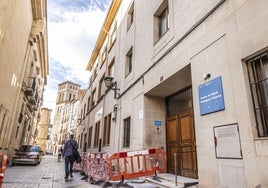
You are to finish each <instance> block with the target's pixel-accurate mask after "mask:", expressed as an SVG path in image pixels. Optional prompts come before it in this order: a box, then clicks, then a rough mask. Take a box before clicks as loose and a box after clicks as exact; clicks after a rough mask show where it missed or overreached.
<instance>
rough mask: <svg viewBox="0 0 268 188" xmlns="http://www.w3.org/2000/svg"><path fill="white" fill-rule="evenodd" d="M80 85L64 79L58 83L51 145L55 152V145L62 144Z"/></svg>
mask: <svg viewBox="0 0 268 188" xmlns="http://www.w3.org/2000/svg"><path fill="white" fill-rule="evenodd" d="M80 87H81V86H80V85H79V84H76V83H73V82H70V81H66V82H63V83H61V84H59V85H58V93H57V101H56V109H55V115H54V122H53V127H52V145H53V151H54V153H56V151H57V146H58V145H61V144H62V141H64V140H65V139H66V135H67V134H68V127H70V126H71V123H72V119H71V117H72V115H71V114H72V113H73V110H72V109H73V108H74V103H75V102H76V101H77V98H78V92H79V90H80Z"/></svg>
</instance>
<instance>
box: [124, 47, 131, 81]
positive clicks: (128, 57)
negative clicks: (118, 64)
mask: <svg viewBox="0 0 268 188" xmlns="http://www.w3.org/2000/svg"><path fill="white" fill-rule="evenodd" d="M131 71H132V47H131V48H130V50H129V51H128V53H127V55H126V67H125V77H127V76H128V75H129V74H130V73H131Z"/></svg>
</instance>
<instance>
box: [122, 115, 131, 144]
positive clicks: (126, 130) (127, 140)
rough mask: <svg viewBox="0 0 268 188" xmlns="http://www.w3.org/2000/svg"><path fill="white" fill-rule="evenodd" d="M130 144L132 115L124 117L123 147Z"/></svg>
mask: <svg viewBox="0 0 268 188" xmlns="http://www.w3.org/2000/svg"><path fill="white" fill-rule="evenodd" d="M129 146H130V117H128V118H126V119H124V143H123V147H129Z"/></svg>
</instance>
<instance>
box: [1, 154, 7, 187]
mask: <svg viewBox="0 0 268 188" xmlns="http://www.w3.org/2000/svg"><path fill="white" fill-rule="evenodd" d="M6 166H7V156H6V155H5V154H1V153H0V188H2V184H3V182H4V175H5V171H6Z"/></svg>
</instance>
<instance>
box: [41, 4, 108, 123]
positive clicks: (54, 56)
mask: <svg viewBox="0 0 268 188" xmlns="http://www.w3.org/2000/svg"><path fill="white" fill-rule="evenodd" d="M48 3H49V2H48ZM51 3H52V4H50V5H48V8H50V10H51V11H48V13H51V14H52V13H53V19H54V21H53V19H48V48H49V59H50V60H49V67H50V70H49V76H48V85H47V86H46V87H45V93H44V104H43V106H44V107H47V108H50V109H52V110H53V111H54V110H55V109H54V108H55V105H56V97H57V88H58V84H59V83H62V82H65V81H67V80H68V81H72V82H75V83H78V84H80V85H82V88H84V87H85V86H87V83H88V80H89V76H90V73H89V72H88V71H86V67H87V64H88V61H89V58H90V55H91V52H92V50H93V48H94V45H95V42H96V40H97V37H98V34H99V32H100V29H101V26H102V25H103V22H104V18H105V16H106V12H103V11H101V10H100V9H97V8H96V9H95V8H91V9H88V10H86V9H84V8H83V9H81V11H80V12H77V11H76V12H74V11H69V12H67V11H66V10H65V12H64V7H60V9H57V4H54V3H55V1H51ZM50 20H51V21H50ZM63 72H64V73H63ZM52 115H54V112H52ZM52 120H53V119H52Z"/></svg>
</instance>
